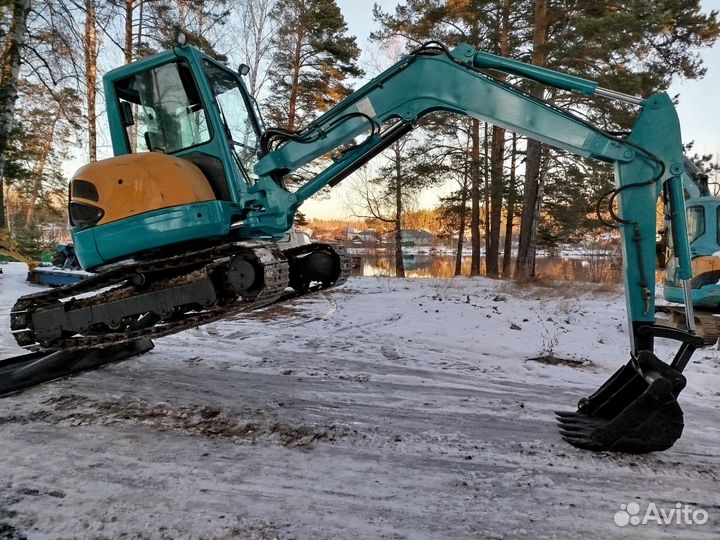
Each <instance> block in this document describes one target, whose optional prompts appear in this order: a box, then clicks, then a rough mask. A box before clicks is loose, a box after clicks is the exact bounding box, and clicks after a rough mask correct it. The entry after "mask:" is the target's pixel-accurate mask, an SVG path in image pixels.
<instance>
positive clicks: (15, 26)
mask: <svg viewBox="0 0 720 540" xmlns="http://www.w3.org/2000/svg"><path fill="white" fill-rule="evenodd" d="M29 12H30V0H15V2H14V3H13V15H12V20H11V22H10V27H9V28H8V33H7V36H6V38H5V39H6V42H5V48H4V49H3V51H2V57H1V58H0V62H1V63H0V229H4V228H6V227H7V222H6V221H5V189H4V186H3V184H4V182H3V176H4V171H5V162H6V160H7V152H8V148H9V146H10V132H11V131H12V126H13V119H14V116H15V101H16V100H17V93H18V91H17V81H18V75H19V74H20V51H21V49H22V47H23V44H24V43H25V36H26V35H27V17H28V13H29Z"/></svg>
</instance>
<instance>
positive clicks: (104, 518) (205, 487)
mask: <svg viewBox="0 0 720 540" xmlns="http://www.w3.org/2000/svg"><path fill="white" fill-rule="evenodd" d="M386 281H387V282H388V283H389V280H386ZM373 283H375V284H376V285H371V286H367V285H360V284H359V282H358V281H354V282H353V281H351V282H350V283H349V284H348V285H347V286H346V288H345V289H344V290H338V291H337V292H335V293H332V294H325V295H319V296H316V297H314V298H312V299H305V300H302V301H298V302H295V303H294V304H293V305H292V306H290V307H288V308H276V309H275V310H272V309H271V310H269V311H268V312H265V313H259V314H257V315H255V316H253V317H251V318H249V319H245V320H235V321H228V322H224V323H221V324H216V325H213V326H210V327H207V328H202V329H197V330H193V331H190V332H185V333H183V334H180V335H178V336H175V337H171V338H167V339H163V340H160V341H158V343H157V344H156V348H155V350H153V351H152V352H150V353H148V354H145V355H144V356H142V357H140V358H136V359H133V360H129V361H125V362H122V363H119V364H115V365H112V366H108V367H106V368H104V369H101V370H97V371H95V372H91V373H87V374H83V375H80V376H77V377H73V378H69V379H65V380H62V381H57V382H54V383H51V384H47V385H45V386H42V387H38V388H34V389H31V390H28V391H25V392H23V393H20V394H16V395H12V396H9V397H6V398H3V399H0V433H1V435H0V456H2V458H1V459H2V461H1V462H0V538H11V539H22V538H28V539H59V538H79V539H91V538H92V539H95V538H98V539H103V538H108V539H133V538H138V539H145V538H147V539H155V538H161V539H165V538H168V539H169V538H184V539H190V538H192V539H221V538H251V539H275V538H278V539H286V540H289V539H330V538H333V539H334V538H352V539H355V538H357V539H364V538H410V539H420V538H443V539H448V538H533V539H544V538H580V537H583V538H589V537H597V538H599V537H602V538H630V537H632V538H694V539H705V538H706V539H716V538H720V489H719V486H720V483H719V480H720V478H719V476H720V472H719V470H718V463H719V461H718V458H717V454H716V453H717V448H718V442H719V441H720V431H719V430H718V399H717V397H718V392H715V395H714V400H709V399H708V395H707V392H706V391H705V390H703V389H702V388H699V389H698V388H695V389H693V388H690V391H689V395H690V396H691V399H689V400H687V402H683V408H684V410H685V414H686V421H687V425H686V428H685V433H684V435H683V438H682V439H681V440H680V441H679V442H678V443H677V444H676V445H675V447H673V448H672V449H671V450H669V451H666V452H661V453H654V454H649V455H644V456H627V455H620V454H612V453H604V452H602V453H593V452H586V451H581V450H578V449H575V448H573V447H571V446H568V445H567V444H565V443H564V442H563V441H562V440H561V439H560V437H559V435H558V432H557V428H556V425H555V420H554V414H553V412H554V411H555V410H557V409H570V408H572V406H573V404H574V403H575V402H576V401H577V399H578V398H579V397H582V396H583V395H587V394H589V393H590V392H592V390H594V389H595V388H596V387H597V386H599V384H601V383H602V382H603V381H604V380H605V379H606V378H607V376H608V375H609V373H610V372H608V371H607V370H606V369H604V368H602V366H601V363H602V362H600V364H599V363H598V361H592V360H593V357H592V355H589V356H590V360H588V361H581V362H567V363H559V364H558V365H547V364H544V363H541V362H534V361H528V359H529V358H531V357H536V358H537V357H540V356H541V355H540V354H537V353H540V352H542V350H541V349H542V347H536V349H535V350H531V351H529V353H533V352H534V353H535V354H527V355H526V356H525V358H519V359H518V358H516V357H517V353H515V352H513V350H511V351H510V352H509V353H508V357H507V358H500V357H498V355H497V354H495V353H493V354H489V353H487V352H483V345H484V344H490V343H492V340H493V339H495V340H497V339H500V338H499V337H498V336H493V335H483V336H479V335H475V336H468V337H466V338H465V339H464V341H463V340H460V338H458V337H457V336H456V334H458V335H459V334H460V332H456V333H452V332H451V334H452V342H445V341H443V340H444V339H445V337H443V336H447V335H448V329H447V328H446V327H444V326H443V324H442V323H441V322H442V319H443V311H442V310H443V307H442V301H444V302H445V303H446V304H447V303H448V302H449V301H455V300H456V301H457V302H456V303H457V305H458V306H460V307H457V309H461V308H462V309H470V307H467V308H466V307H465V306H461V304H467V305H468V306H471V305H472V301H474V299H475V298H478V297H480V296H481V295H482V294H485V292H483V291H487V285H485V284H482V285H478V286H477V287H479V288H478V289H477V290H473V291H472V293H467V290H466V289H463V290H462V291H461V290H460V289H458V290H457V291H455V292H453V291H450V290H444V291H443V294H444V298H441V302H438V301H437V299H435V296H434V295H435V294H437V293H436V289H432V290H431V289H428V288H427V287H431V285H430V284H420V285H414V284H413V285H409V286H407V287H406V288H405V289H403V287H404V285H401V284H402V283H403V282H401V281H396V282H394V284H391V285H387V284H386V283H385V282H384V281H382V280H374V281H373ZM408 287H409V288H410V289H412V290H410V292H408ZM415 287H417V291H415V290H414V289H413V288H415ZM359 289H363V291H362V292H363V295H360V294H358V292H359ZM415 292H416V294H415V295H414V296H413V293H415ZM466 293H467V299H468V301H467V302H466V301H465V296H466ZM373 294H375V295H377V296H376V299H378V298H383V303H382V305H383V306H385V308H383V309H381V308H379V307H372V304H370V303H366V302H368V300H367V298H366V296H367V295H373ZM393 294H396V295H397V296H395V297H393V296H392V295H393ZM453 294H455V296H453ZM487 294H488V295H491V294H495V293H494V292H493V291H490V292H489V293H487ZM471 296H472V301H471ZM361 297H362V298H361ZM598 301H599V302H604V303H605V304H607V302H608V301H612V302H617V303H618V304H620V303H621V302H622V299H621V298H615V297H613V298H612V299H611V300H607V299H605V300H602V299H600V300H598ZM404 302H408V305H405V304H404ZM411 302H415V305H417V304H420V305H421V307H422V310H421V311H420V313H421V314H422V311H425V313H427V312H428V311H429V312H430V313H431V314H434V316H437V317H438V319H437V321H436V322H435V323H434V324H433V325H432V326H427V327H421V326H418V325H417V324H413V321H414V320H415V319H411V320H407V321H405V322H403V320H402V319H403V317H404V315H403V314H404V313H406V312H410V311H411V307H410V303H411ZM539 302H540V304H542V303H545V304H546V303H547V300H546V299H545V300H542V299H540V300H539ZM478 305H480V303H479V302H478ZM496 305H500V306H501V307H500V308H497V309H498V312H499V311H501V310H502V306H504V305H505V304H503V303H501V302H497V303H496ZM435 309H437V312H434V310H435ZM453 309H455V308H453ZM563 309H566V308H563ZM451 313H455V314H456V311H453V310H451V309H449V308H448V314H451ZM488 313H489V314H492V313H494V311H489V312H488ZM423 316H424V314H423ZM549 316H550V317H554V318H555V319H557V318H558V317H559V316H560V315H559V312H553V313H552V314H551V315H549ZM488 318H489V317H488ZM572 322H573V321H570V323H572ZM523 324H525V326H527V324H529V323H523V322H522V320H518V326H523ZM593 324H594V323H593ZM613 324H614V323H613ZM507 326H508V328H509V325H507ZM570 326H571V325H570V324H568V327H570ZM576 326H578V328H580V326H579V323H576ZM398 327H401V328H402V332H400V331H397V328H398ZM591 327H592V324H589V325H587V327H583V329H582V330H578V332H581V331H584V332H590V331H593V330H592V328H591ZM433 328H434V330H433ZM509 332H510V333H509V334H508V335H510V336H517V338H516V341H517V342H518V343H516V345H517V346H518V347H520V348H522V347H523V346H524V347H525V348H528V347H529V348H532V347H534V345H532V346H530V345H528V344H527V343H525V344H523V343H522V341H523V339H526V338H524V337H523V334H522V332H519V331H516V330H514V329H513V330H510V331H509ZM608 335H609V334H608ZM621 337H622V336H621ZM604 339H605V341H607V339H608V338H607V337H605V338H604ZM556 341H557V340H556ZM598 347H600V345H598ZM510 348H511V347H510ZM545 352H547V351H545ZM513 358H515V360H512V359H513ZM708 362H710V363H712V365H709V367H708V368H707V369H708V373H712V374H715V375H717V374H718V371H717V370H718V369H720V368H719V367H718V365H715V364H714V362H716V360H708ZM609 363H612V361H609ZM633 502H636V503H638V504H639V505H640V506H641V507H642V508H643V511H644V509H645V507H646V506H647V505H648V504H650V503H653V504H655V505H657V506H658V507H663V508H668V509H671V508H675V505H676V504H678V503H682V504H687V505H692V507H693V508H701V509H704V511H706V512H707V514H708V520H707V521H706V522H705V523H703V524H696V523H693V524H689V525H688V524H681V525H679V524H675V523H670V524H664V525H660V524H657V523H650V524H646V525H638V526H634V525H627V526H625V527H621V526H618V525H616V523H615V521H614V516H615V514H616V513H617V512H619V511H621V509H623V510H624V508H625V506H621V505H628V504H630V503H633Z"/></svg>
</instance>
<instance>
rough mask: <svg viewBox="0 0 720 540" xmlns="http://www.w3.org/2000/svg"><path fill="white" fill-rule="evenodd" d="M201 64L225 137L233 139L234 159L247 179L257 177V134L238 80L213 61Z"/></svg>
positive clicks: (253, 179) (231, 140) (255, 179)
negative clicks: (217, 109) (223, 127)
mask: <svg viewBox="0 0 720 540" xmlns="http://www.w3.org/2000/svg"><path fill="white" fill-rule="evenodd" d="M203 66H204V69H205V74H206V75H207V78H208V81H209V82H210V87H211V88H212V91H213V94H214V95H215V101H216V102H217V105H218V108H219V109H220V116H221V118H222V121H223V122H224V124H225V131H226V133H227V136H228V139H230V142H231V143H232V147H233V153H234V155H235V159H236V161H237V163H238V165H239V166H240V168H241V169H242V170H243V171H244V172H245V175H246V176H247V177H248V179H249V180H251V181H257V176H256V175H255V172H254V168H255V164H256V163H257V161H258V155H257V152H258V147H259V137H258V132H257V128H256V125H255V122H254V119H253V117H252V115H251V112H250V110H251V109H250V107H249V105H248V102H247V100H246V99H245V96H244V95H243V89H242V88H241V87H240V82H239V81H238V80H237V77H236V76H235V75H234V74H233V73H231V72H229V71H227V70H226V69H223V68H221V67H220V66H217V65H216V64H213V63H212V62H208V61H207V60H204V61H203Z"/></svg>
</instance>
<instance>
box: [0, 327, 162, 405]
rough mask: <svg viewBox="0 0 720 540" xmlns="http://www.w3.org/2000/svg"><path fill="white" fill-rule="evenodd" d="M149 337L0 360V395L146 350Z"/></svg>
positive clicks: (149, 345) (150, 346)
mask: <svg viewBox="0 0 720 540" xmlns="http://www.w3.org/2000/svg"><path fill="white" fill-rule="evenodd" d="M153 347H154V345H153V342H152V341H150V340H149V339H141V340H138V341H134V342H131V343H123V344H120V345H113V346H111V347H106V348H103V349H86V350H74V351H55V352H51V353H47V352H34V353H28V354H23V355H21V356H16V357H13V358H7V359H5V360H0V396H3V395H5V394H9V393H11V392H16V391H18V390H23V389H25V388H29V387H31V386H37V385H39V384H42V383H45V382H49V381H53V380H55V379H60V378H62V377H67V376H68V375H73V374H76V373H79V372H81V371H89V370H91V369H97V368H99V367H100V366H103V365H105V364H109V363H111V362H119V361H120V360H126V359H128V358H131V357H133V356H137V355H139V354H143V353H146V352H148V351H149V350H151V349H152V348H153Z"/></svg>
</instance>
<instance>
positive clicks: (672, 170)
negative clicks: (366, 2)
mask: <svg viewBox="0 0 720 540" xmlns="http://www.w3.org/2000/svg"><path fill="white" fill-rule="evenodd" d="M246 70H247V68H246V67H243V66H241V69H240V70H238V72H236V71H233V70H230V69H228V68H227V67H225V66H223V65H222V64H220V63H218V62H217V61H216V60H214V59H213V58H211V57H209V56H207V55H205V54H203V53H201V52H200V51H198V50H196V49H194V48H192V47H190V46H185V45H178V46H177V47H175V48H174V49H173V50H171V51H168V52H164V53H161V54H158V55H155V56H152V57H149V58H145V59H143V60H140V61H137V62H134V63H131V64H129V65H126V66H123V67H121V68H118V69H115V70H114V71H111V72H109V73H108V74H107V75H106V76H105V77H104V90H105V98H106V101H107V117H108V121H109V125H110V135H111V138H112V145H113V150H114V154H115V157H113V158H110V159H106V160H103V161H98V162H95V163H90V164H88V165H86V166H84V167H82V168H81V169H80V170H79V171H78V172H77V173H76V174H75V175H74V177H73V179H72V181H71V183H70V190H69V213H70V220H71V225H72V233H73V242H74V245H75V250H76V254H77V257H78V259H79V261H80V262H81V264H82V265H83V267H84V268H85V269H86V270H91V271H92V272H94V273H95V274H94V276H92V277H90V278H88V279H85V280H84V281H82V282H81V283H79V284H76V285H72V286H67V287H61V288H57V289H54V290H52V291H43V292H39V293H36V294H31V295H27V296H23V297H21V298H19V299H18V300H17V303H16V304H15V306H14V307H13V308H12V312H11V327H12V332H13V335H14V336H15V338H16V340H17V342H18V343H19V344H20V345H21V346H22V347H25V348H27V349H29V350H31V351H34V352H32V353H30V354H29V355H27V356H28V358H26V359H25V360H23V362H25V363H24V364H22V365H20V364H17V365H16V367H15V368H13V369H11V370H10V371H8V372H7V373H8V375H7V376H5V377H4V379H5V381H6V384H5V386H4V387H0V391H2V390H4V391H9V390H12V389H16V388H17V387H18V384H19V385H25V386H27V385H30V384H34V383H35V382H37V381H38V380H39V379H41V378H43V377H46V375H47V374H48V373H51V374H52V375H53V376H57V374H63V373H65V372H67V371H70V370H73V369H83V368H85V367H88V366H90V367H92V366H94V365H97V364H99V363H102V362H104V361H108V360H116V359H118V358H124V357H127V356H130V355H132V354H136V353H138V352H142V351H144V350H147V349H148V348H149V347H151V346H152V345H151V341H150V340H151V339H154V338H158V337H161V336H165V335H169V334H172V333H175V332H179V331H182V330H185V329H187V328H190V327H195V326H197V325H200V324H205V323H208V322H211V321H216V320H218V319H221V318H224V317H228V316H230V315H234V314H237V313H240V312H243V311H247V310H249V309H253V308H256V307H258V306H267V305H269V304H273V303H276V302H280V301H283V300H286V299H289V298H293V297H297V296H300V295H304V294H309V293H312V292H314V291H316V290H323V289H328V288H330V287H333V286H337V285H340V284H341V283H342V282H344V281H345V279H346V278H347V276H348V272H349V268H350V262H349V259H348V256H347V255H346V254H345V253H344V252H343V251H342V250H341V249H340V248H338V247H335V246H332V245H327V244H310V245H306V246H299V247H297V248H291V249H289V250H285V251H281V250H279V249H278V247H277V245H276V244H275V241H276V240H278V239H280V238H281V237H282V236H283V235H284V233H285V232H286V231H287V230H288V229H289V228H290V226H291V225H292V223H293V217H294V215H295V212H296V211H297V209H298V208H299V207H300V205H301V204H302V203H303V202H304V201H306V200H307V199H308V198H310V197H312V196H313V195H315V194H316V193H317V192H318V191H320V190H321V189H322V188H324V187H326V186H334V185H336V184H337V183H338V182H340V181H341V180H343V179H344V178H345V177H347V176H348V175H350V174H351V173H352V172H353V171H355V170H357V169H358V168H359V167H361V166H363V165H364V164H365V163H367V162H368V161H369V160H370V159H372V158H373V157H375V156H377V155H378V154H379V153H380V152H382V151H383V150H384V149H386V148H388V147H389V146H390V145H392V144H393V143H394V142H395V141H397V140H398V139H400V138H401V137H403V136H404V135H406V134H407V133H409V132H410V131H412V130H413V129H414V128H415V127H416V126H417V124H418V121H419V120H420V119H421V118H422V117H423V116H425V115H428V114H430V113H433V112H437V111H443V112H450V113H455V114H458V115H464V116H469V117H473V118H478V119H481V120H483V121H486V122H490V123H492V124H494V125H497V126H501V127H504V128H506V129H508V130H511V131H515V132H517V133H519V134H522V135H525V136H527V137H530V138H533V139H536V140H539V141H542V142H544V143H547V144H548V145H550V146H552V147H555V148H560V149H563V150H565V151H567V152H571V153H573V154H576V155H578V156H583V157H586V158H591V159H596V160H599V161H602V162H605V163H609V164H612V165H613V166H614V171H615V180H616V186H615V189H614V190H613V191H612V193H611V194H609V197H608V201H609V204H608V212H609V214H610V215H611V216H612V219H613V220H614V222H615V223H616V225H617V226H618V227H619V229H620V232H621V238H622V249H623V259H624V265H623V272H624V282H625V293H626V298H627V314H628V328H629V335H630V355H629V356H630V359H629V361H628V362H627V363H626V364H625V365H623V366H622V367H621V368H620V369H619V370H618V371H617V373H615V374H614V375H613V376H612V377H611V378H610V379H609V380H608V381H607V382H606V383H605V384H604V385H603V386H602V387H601V388H600V389H599V390H598V391H597V392H595V393H594V394H593V395H591V396H589V397H587V398H585V399H583V400H581V402H580V404H579V406H578V408H577V410H575V411H572V412H567V413H558V420H559V423H560V428H561V436H562V437H563V438H564V439H565V440H566V441H568V442H569V443H571V444H573V445H575V446H577V447H580V448H586V449H591V450H612V451H620V452H633V453H640V452H651V451H656V450H663V449H666V448H669V447H670V446H672V444H673V443H674V442H675V441H676V440H677V439H678V438H679V437H680V434H681V433H682V430H683V425H684V423H683V413H682V410H681V409H680V406H679V404H678V401H677V398H678V395H679V394H680V392H681V390H682V389H683V387H684V385H685V378H684V376H683V375H682V371H683V369H684V368H685V366H686V365H687V363H688V361H689V359H690V357H691V355H692V354H693V351H694V350H695V349H696V348H697V347H699V346H700V345H701V340H700V339H699V338H698V337H697V336H695V335H694V334H693V332H692V331H681V330H678V329H675V328H670V327H665V326H661V325H658V324H656V323H655V255H656V223H655V209H656V203H657V200H658V197H662V199H663V201H664V202H665V204H666V208H667V209H668V212H667V213H668V216H669V217H668V230H669V234H670V235H671V237H672V240H673V242H672V244H673V249H674V252H673V254H672V258H673V261H674V262H673V264H676V268H677V271H676V276H677V278H678V279H679V280H680V283H681V288H682V290H683V291H684V294H685V295H689V294H690V279H691V278H692V274H691V262H690V249H689V246H688V237H687V225H686V219H685V208H684V194H683V176H684V175H685V174H686V172H685V171H686V165H685V161H684V156H683V146H682V143H681V137H680V126H679V122H678V118H677V115H676V112H675V109H674V107H673V104H672V101H671V99H670V98H669V97H668V96H667V95H666V94H664V93H660V94H657V95H653V96H650V97H648V98H644V99H643V98H638V97H635V96H629V95H625V94H622V93H618V92H615V91H612V90H607V89H604V88H600V87H598V85H597V84H596V83H595V82H592V81H589V80H585V79H581V78H578V77H574V76H570V75H566V74H563V73H559V72H555V71H551V70H548V69H543V68H540V67H536V66H532V65H527V64H523V63H521V62H517V61H513V60H510V59H506V58H502V57H499V56H495V55H492V54H488V53H486V52H482V51H478V50H475V49H474V48H473V47H471V46H469V45H460V46H458V47H455V48H454V49H452V50H450V49H448V48H446V47H445V46H443V45H442V44H440V43H436V42H430V43H427V44H425V45H424V46H422V47H420V48H419V49H417V50H415V51H414V52H413V53H411V54H409V55H408V56H406V57H404V58H402V59H401V60H400V61H399V62H398V63H396V64H395V65H394V66H392V67H391V68H389V69H388V70H386V71H385V72H383V73H382V74H380V75H379V76H377V77H376V78H374V79H373V80H372V81H370V82H369V83H367V84H366V85H365V86H363V87H362V88H360V89H359V90H357V91H356V92H354V93H353V94H351V95H350V96H349V97H347V98H346V99H344V100H342V101H341V102H339V103H338V104H337V105H336V106H335V107H333V108H332V109H330V110H329V111H327V112H326V113H324V114H323V115H322V116H320V117H319V118H318V119H316V120H315V121H313V122H311V123H310V124H309V125H307V126H306V127H305V128H303V129H301V130H298V131H288V130H285V129H279V128H272V127H266V126H265V124H264V123H263V120H262V118H261V116H260V114H259V112H258V108H257V105H256V103H255V101H254V100H253V98H252V96H250V95H249V93H248V91H247V89H246V87H245V84H244V83H243V79H242V74H244V73H245V72H246ZM501 73H502V74H508V75H511V76H512V78H513V79H515V80H517V79H522V78H524V79H530V80H532V81H536V82H538V83H541V84H544V85H547V86H549V87H552V88H554V89H558V90H564V91H568V92H576V93H580V94H583V95H586V96H591V95H595V96H604V97H606V98H608V99H612V100H620V101H623V102H627V103H630V104H632V105H633V106H635V107H636V108H637V118H636V121H635V125H634V127H633V128H632V130H630V131H628V132H626V133H616V132H613V133H611V132H608V131H604V130H603V129H601V128H599V127H597V126H595V125H593V124H591V123H589V122H587V121H586V120H584V119H582V118H580V117H578V116H576V115H573V114H571V113H570V112H568V111H566V110H563V109H561V108H558V107H556V106H554V105H552V104H551V103H549V102H547V101H543V100H542V99H538V98H536V97H534V96H533V95H530V94H528V93H527V92H525V91H523V89H522V88H521V87H519V86H517V85H513V84H510V83H508V82H505V81H504V80H502V78H501V76H500V74H501ZM322 157H324V158H325V159H323V160H318V159H319V158H322ZM328 157H329V158H330V159H327V158H328ZM316 160H317V161H316ZM313 162H314V164H315V167H314V168H313V170H315V171H317V172H316V173H315V174H314V175H313V176H312V177H311V178H310V179H309V180H307V181H306V182H305V183H304V184H302V185H301V186H300V187H299V188H297V189H294V190H291V189H289V188H288V186H287V184H286V179H287V178H288V176H289V175H290V174H291V173H293V172H295V171H297V170H298V169H300V168H301V167H305V166H306V165H308V164H310V163H313ZM686 309H687V310H688V312H689V313H688V319H689V320H692V313H691V311H692V304H691V303H687V307H686ZM658 337H662V338H667V339H671V340H675V341H676V342H677V343H678V351H677V354H676V355H675V357H674V358H672V359H670V360H669V361H668V362H665V361H663V360H661V359H659V358H658V357H657V356H655V354H654V352H653V344H654V340H655V338H658ZM7 381H9V382H7ZM17 381H19V383H18V384H14V383H15V382H17ZM13 384H14V385H13Z"/></svg>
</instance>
